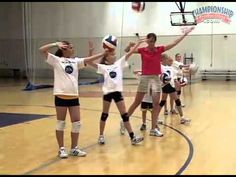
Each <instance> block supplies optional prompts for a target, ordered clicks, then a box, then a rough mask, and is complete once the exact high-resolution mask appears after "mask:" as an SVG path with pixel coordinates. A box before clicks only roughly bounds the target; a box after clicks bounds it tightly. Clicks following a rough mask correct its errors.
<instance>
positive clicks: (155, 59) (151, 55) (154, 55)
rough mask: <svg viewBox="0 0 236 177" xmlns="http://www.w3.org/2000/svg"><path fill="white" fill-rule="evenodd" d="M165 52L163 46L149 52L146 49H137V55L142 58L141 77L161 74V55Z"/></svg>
mask: <svg viewBox="0 0 236 177" xmlns="http://www.w3.org/2000/svg"><path fill="white" fill-rule="evenodd" d="M164 51H165V47H164V46H158V47H155V48H154V50H153V51H150V50H149V49H148V48H147V47H143V48H139V49H138V53H140V54H141V58H142V75H157V74H161V54H162V53H163V52H164Z"/></svg>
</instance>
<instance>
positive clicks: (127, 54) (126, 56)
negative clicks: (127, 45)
mask: <svg viewBox="0 0 236 177" xmlns="http://www.w3.org/2000/svg"><path fill="white" fill-rule="evenodd" d="M146 41H147V39H146V38H144V39H140V40H138V42H137V43H136V44H135V46H134V47H132V48H131V50H130V51H129V52H128V53H126V55H125V60H126V61H127V60H128V59H129V57H130V56H131V55H132V54H133V53H135V51H137V48H138V47H139V45H140V44H141V43H143V42H146Z"/></svg>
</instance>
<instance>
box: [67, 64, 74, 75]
mask: <svg viewBox="0 0 236 177" xmlns="http://www.w3.org/2000/svg"><path fill="white" fill-rule="evenodd" d="M73 70H74V69H73V67H72V66H71V65H67V66H66V67H65V72H66V73H68V74H71V73H73Z"/></svg>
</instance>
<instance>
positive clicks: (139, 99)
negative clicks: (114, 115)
mask: <svg viewBox="0 0 236 177" xmlns="http://www.w3.org/2000/svg"><path fill="white" fill-rule="evenodd" d="M144 95H145V92H137V93H136V96H135V100H134V102H133V103H132V104H131V106H130V107H129V110H128V116H129V117H130V116H131V115H132V114H133V113H134V111H135V109H136V108H137V107H138V106H139V105H140V103H141V102H142V100H143V97H144Z"/></svg>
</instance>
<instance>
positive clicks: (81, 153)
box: [70, 146, 87, 157]
mask: <svg viewBox="0 0 236 177" xmlns="http://www.w3.org/2000/svg"><path fill="white" fill-rule="evenodd" d="M70 155H72V156H78V157H84V156H86V155H87V153H86V152H84V151H81V150H80V149H79V148H78V147H77V146H76V147H75V148H73V149H71V150H70Z"/></svg>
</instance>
